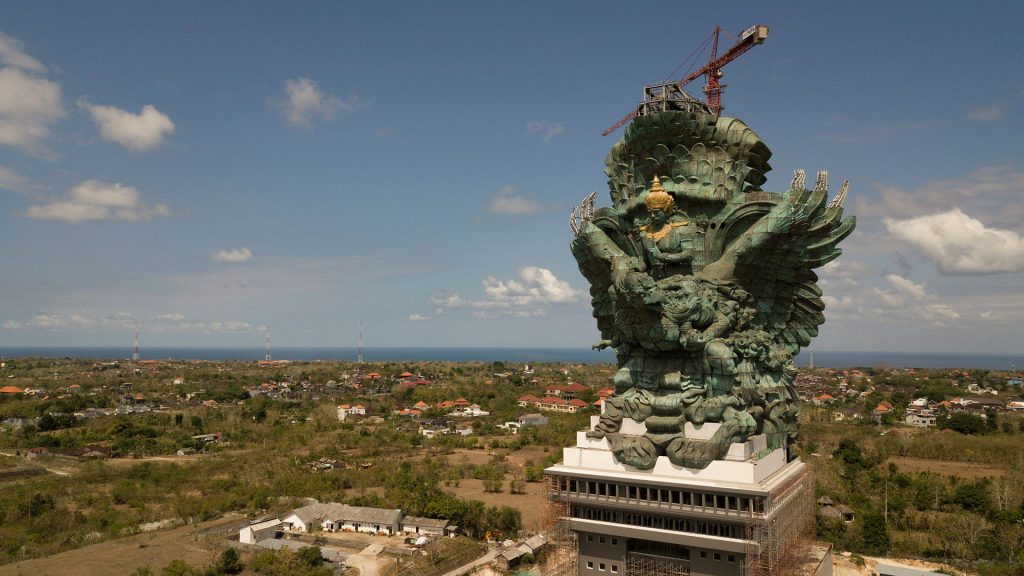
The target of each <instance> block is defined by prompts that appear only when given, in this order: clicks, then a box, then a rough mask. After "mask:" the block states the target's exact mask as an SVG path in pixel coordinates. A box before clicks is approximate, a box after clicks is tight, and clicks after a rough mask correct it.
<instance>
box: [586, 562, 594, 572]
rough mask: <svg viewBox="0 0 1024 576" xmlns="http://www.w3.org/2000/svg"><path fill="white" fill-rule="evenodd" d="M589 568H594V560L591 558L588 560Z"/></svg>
mask: <svg viewBox="0 0 1024 576" xmlns="http://www.w3.org/2000/svg"><path fill="white" fill-rule="evenodd" d="M587 568H589V569H591V570H593V569H594V562H593V561H591V560H588V561H587Z"/></svg>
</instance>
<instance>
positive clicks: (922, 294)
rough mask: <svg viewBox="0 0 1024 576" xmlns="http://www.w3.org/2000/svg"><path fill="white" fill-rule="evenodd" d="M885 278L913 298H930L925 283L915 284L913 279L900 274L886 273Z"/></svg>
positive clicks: (897, 289)
mask: <svg viewBox="0 0 1024 576" xmlns="http://www.w3.org/2000/svg"><path fill="white" fill-rule="evenodd" d="M885 279H886V280H888V281H889V284H891V285H892V287H893V288H895V289H896V291H898V292H899V293H901V294H903V295H905V296H908V297H909V298H910V299H912V300H916V301H921V300H927V299H928V298H929V294H928V292H927V291H926V290H925V289H924V284H915V283H914V282H913V281H911V280H908V279H906V278H904V277H902V276H900V275H898V274H886V275H885Z"/></svg>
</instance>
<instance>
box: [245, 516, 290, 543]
mask: <svg viewBox="0 0 1024 576" xmlns="http://www.w3.org/2000/svg"><path fill="white" fill-rule="evenodd" d="M280 531H281V521H280V520H278V519H277V518H270V519H263V520H257V521H255V522H253V523H252V524H249V525H248V526H246V527H245V528H242V529H241V530H239V531H238V541H239V542H241V543H242V544H255V543H257V542H259V541H261V540H268V539H271V538H273V537H274V536H276V535H277V533H278V532H280Z"/></svg>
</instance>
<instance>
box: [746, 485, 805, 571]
mask: <svg viewBox="0 0 1024 576" xmlns="http://www.w3.org/2000/svg"><path fill="white" fill-rule="evenodd" d="M813 520H814V485H813V481H812V478H811V475H810V473H808V472H807V471H806V469H805V470H804V471H803V472H802V473H800V474H798V475H796V476H794V477H793V478H791V479H789V480H788V481H787V482H786V483H785V484H782V485H781V486H778V487H777V488H775V489H774V490H772V491H771V492H770V493H769V495H768V499H767V502H766V503H765V507H764V511H763V513H758V512H750V513H749V514H748V516H747V522H746V526H745V531H746V534H745V538H744V540H745V541H746V554H745V571H744V574H745V575H746V576H782V575H787V576H788V575H794V574H799V573H800V569H799V568H798V567H799V566H801V565H802V561H803V557H804V553H803V552H804V549H805V548H806V547H807V546H809V545H810V542H811V540H812V536H813V529H814V525H813Z"/></svg>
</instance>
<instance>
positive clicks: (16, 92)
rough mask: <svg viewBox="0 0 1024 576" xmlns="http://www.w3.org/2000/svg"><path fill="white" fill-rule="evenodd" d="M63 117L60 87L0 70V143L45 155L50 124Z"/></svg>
mask: <svg viewBox="0 0 1024 576" xmlns="http://www.w3.org/2000/svg"><path fill="white" fill-rule="evenodd" d="M63 115H64V106H63V105H62V104H61V94H60V85H59V84H57V83H56V82H51V81H49V80H46V79H45V78H36V77H35V76H30V75H28V74H25V73H24V72H22V71H21V70H19V69H17V68H0V144H5V145H7V146H14V147H16V148H20V149H22V150H24V151H26V152H29V153H32V154H45V153H46V150H45V147H44V146H43V142H44V141H45V140H46V138H47V137H48V136H49V135H50V125H51V124H53V123H54V122H55V121H56V120H57V119H58V118H60V117H61V116H63Z"/></svg>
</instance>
